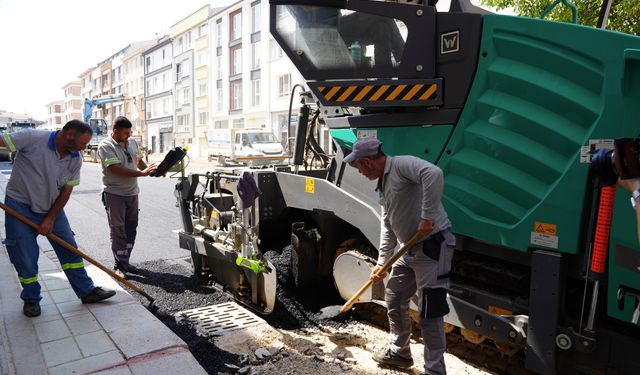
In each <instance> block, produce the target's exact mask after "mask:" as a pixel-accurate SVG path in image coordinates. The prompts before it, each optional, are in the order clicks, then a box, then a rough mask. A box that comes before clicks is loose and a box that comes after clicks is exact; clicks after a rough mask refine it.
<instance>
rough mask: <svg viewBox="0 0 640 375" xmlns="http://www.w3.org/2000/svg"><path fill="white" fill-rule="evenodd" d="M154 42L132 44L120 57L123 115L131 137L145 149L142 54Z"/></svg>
mask: <svg viewBox="0 0 640 375" xmlns="http://www.w3.org/2000/svg"><path fill="white" fill-rule="evenodd" d="M155 43H156V41H155V40H150V41H144V42H139V43H132V44H131V45H130V47H129V48H128V49H127V50H126V51H125V53H124V55H123V57H122V67H121V69H122V70H121V73H123V81H124V84H123V85H122V86H121V89H122V94H123V95H124V97H125V101H124V113H123V115H124V116H126V117H127V118H128V119H129V120H130V121H131V123H132V125H133V127H132V131H131V133H132V136H133V137H135V139H136V140H137V141H138V142H139V143H141V144H140V146H141V147H143V148H146V146H147V141H146V139H147V137H146V135H145V134H144V132H145V126H144V74H145V72H144V58H143V56H142V53H143V52H144V51H145V50H146V49H148V48H149V47H151V46H153V45H154V44H155Z"/></svg>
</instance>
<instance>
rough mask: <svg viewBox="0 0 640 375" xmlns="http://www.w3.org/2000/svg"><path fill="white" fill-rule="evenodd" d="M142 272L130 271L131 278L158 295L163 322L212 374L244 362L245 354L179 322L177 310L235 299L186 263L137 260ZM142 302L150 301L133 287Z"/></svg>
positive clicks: (158, 309)
mask: <svg viewBox="0 0 640 375" xmlns="http://www.w3.org/2000/svg"><path fill="white" fill-rule="evenodd" d="M136 266H138V267H139V268H140V275H130V276H128V280H129V281H131V282H132V283H134V285H136V286H138V287H140V288H142V289H144V291H146V292H147V293H148V294H149V295H151V296H153V297H154V298H155V304H154V305H155V306H156V308H157V311H155V309H154V311H153V312H154V313H155V315H156V317H158V319H160V321H162V323H164V324H165V325H166V326H167V327H169V329H171V330H172V331H173V332H175V333H176V334H177V335H178V336H179V337H180V338H181V339H182V340H184V342H185V343H187V345H188V346H189V350H190V351H191V353H192V354H193V356H194V357H195V358H196V360H198V362H199V363H200V365H201V366H202V367H203V368H204V369H205V370H206V371H207V372H208V373H210V374H217V373H218V372H224V371H228V368H227V367H226V366H225V364H236V365H240V364H241V361H242V360H243V358H242V356H240V355H238V354H234V353H229V352H226V351H224V350H221V349H220V348H218V347H217V346H216V345H215V344H214V342H213V338H210V337H203V336H201V335H199V334H198V333H197V331H196V329H195V327H193V326H192V325H191V324H189V323H188V321H183V322H180V323H178V322H176V319H175V317H174V314H175V313H177V312H179V311H183V310H188V309H193V308H196V307H202V306H209V305H217V304H220V303H224V302H229V301H232V300H233V298H231V297H230V296H229V295H227V294H226V293H224V292H221V291H218V290H216V289H214V288H211V287H207V286H206V285H202V282H201V280H200V279H199V278H197V277H196V276H194V275H193V272H192V271H191V269H190V268H189V267H188V266H187V265H186V262H185V266H182V265H180V264H176V263H169V262H165V261H153V262H145V263H142V264H137V265H136ZM129 292H130V293H131V295H132V296H134V297H136V298H137V299H138V300H139V301H140V303H141V304H143V305H145V306H146V305H148V301H147V300H146V299H144V297H142V296H140V295H139V294H137V293H135V292H133V291H129Z"/></svg>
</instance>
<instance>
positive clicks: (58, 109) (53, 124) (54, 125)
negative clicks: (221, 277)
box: [44, 100, 65, 130]
mask: <svg viewBox="0 0 640 375" xmlns="http://www.w3.org/2000/svg"><path fill="white" fill-rule="evenodd" d="M63 106H64V101H62V100H56V101H53V102H51V103H49V104H47V105H46V107H47V119H46V123H45V124H44V128H45V129H47V130H57V129H61V128H62V126H63V125H64V124H65V123H63V122H62V116H63V115H64V113H63V110H62V108H63Z"/></svg>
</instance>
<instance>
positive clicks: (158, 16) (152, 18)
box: [0, 0, 479, 121]
mask: <svg viewBox="0 0 640 375" xmlns="http://www.w3.org/2000/svg"><path fill="white" fill-rule="evenodd" d="M236 1H237V0H209V1H208V2H207V0H108V1H104V2H99V1H95V0H84V1H81V0H0V110H5V111H9V112H16V113H27V114H29V115H30V116H32V117H34V118H35V119H37V120H43V121H44V120H46V105H47V104H48V103H51V102H53V101H56V100H63V99H64V91H63V90H62V87H63V86H64V85H66V84H67V83H69V82H71V81H74V80H77V79H78V76H79V75H80V74H82V73H83V72H84V71H85V70H86V69H88V68H91V67H95V66H96V65H97V64H98V63H99V62H101V61H103V60H105V59H106V58H108V57H110V56H112V55H113V54H114V53H116V52H118V51H119V50H121V49H122V48H124V47H126V46H127V45H128V44H129V43H131V42H137V41H143V40H149V39H153V38H156V34H157V36H159V37H161V36H163V35H165V34H168V33H169V27H171V26H172V25H174V24H175V23H177V22H179V21H180V20H182V19H183V18H185V17H187V16H188V15H190V14H191V13H193V12H195V11H197V10H198V9H200V8H201V7H203V6H204V5H206V4H207V3H209V4H210V5H211V7H212V8H216V7H223V6H228V5H231V4H233V3H235V2H236ZM264 1H267V0H264ZM472 2H473V3H475V4H477V3H478V2H479V0H472ZM448 7H449V0H440V1H439V2H438V9H440V10H444V9H448Z"/></svg>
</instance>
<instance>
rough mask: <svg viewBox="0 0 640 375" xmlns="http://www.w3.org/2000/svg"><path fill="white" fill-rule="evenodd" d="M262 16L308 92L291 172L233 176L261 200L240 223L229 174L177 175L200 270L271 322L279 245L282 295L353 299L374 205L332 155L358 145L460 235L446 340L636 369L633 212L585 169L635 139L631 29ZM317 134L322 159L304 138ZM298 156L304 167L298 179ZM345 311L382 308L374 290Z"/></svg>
mask: <svg viewBox="0 0 640 375" xmlns="http://www.w3.org/2000/svg"><path fill="white" fill-rule="evenodd" d="M556 3H558V1H556ZM564 3H567V4H570V3H569V2H564ZM571 5H572V4H571ZM574 11H575V9H574ZM270 18H271V33H272V35H273V37H274V38H275V40H276V41H277V42H278V44H279V45H280V47H281V48H282V49H283V50H284V52H285V53H286V54H287V56H288V57H289V58H290V59H291V61H292V62H293V63H294V64H295V66H296V67H297V69H298V70H299V71H300V73H301V74H302V75H303V76H304V78H305V80H306V81H307V85H308V88H309V91H308V92H305V93H304V94H303V95H302V96H301V97H302V100H303V106H302V108H301V111H300V114H299V116H298V119H299V122H298V126H297V134H298V137H297V140H296V152H295V154H294V166H293V167H289V168H282V167H280V168H274V169H272V170H268V169H261V170H251V171H249V173H251V174H252V176H253V177H254V179H255V181H256V184H257V187H258V189H259V190H260V191H261V194H260V195H259V196H258V198H257V199H256V203H255V205H254V206H253V207H252V208H251V213H250V214H247V215H251V218H250V219H248V218H241V215H240V214H239V210H236V211H235V214H234V213H233V212H231V211H230V210H229V207H231V206H232V205H233V202H234V199H235V197H236V196H237V191H236V189H235V182H233V181H238V179H239V172H237V171H230V172H228V173H227V174H224V173H220V172H212V173H211V174H207V175H206V176H204V175H201V176H197V175H192V176H191V177H189V178H185V179H184V180H183V181H182V183H181V184H180V185H179V186H178V192H179V200H180V202H182V204H181V206H182V213H183V218H184V222H185V223H186V224H185V231H183V232H182V233H181V234H180V243H181V247H183V248H186V249H189V250H191V251H192V254H193V256H194V264H195V265H196V266H198V267H201V266H202V265H203V264H207V265H208V267H210V268H217V269H216V270H214V271H212V272H211V277H212V278H213V279H215V280H216V281H218V282H221V283H222V284H224V285H227V286H229V288H230V289H231V291H232V292H234V291H237V290H239V289H241V288H240V285H242V284H243V283H244V285H249V287H248V288H247V287H243V288H245V291H246V290H253V289H256V290H258V291H255V292H254V293H253V297H247V298H246V300H247V301H248V302H249V303H250V304H251V303H252V304H254V305H256V306H258V307H260V308H261V309H262V310H263V311H265V312H270V311H272V309H273V306H274V304H275V296H274V294H275V287H274V282H275V270H272V271H271V272H273V273H272V274H270V273H269V272H268V271H269V269H271V266H272V265H270V264H268V262H266V261H264V260H262V258H261V257H260V254H261V253H262V252H264V251H266V250H271V249H274V248H277V246H275V244H283V243H289V241H290V240H289V239H290V238H292V239H293V240H292V241H291V242H292V243H293V245H294V251H293V253H292V254H293V255H292V257H291V258H292V259H291V267H292V271H293V274H294V279H295V283H296V285H298V286H299V287H307V286H308V285H310V284H314V283H333V284H335V286H336V288H337V289H338V291H339V293H340V295H342V296H343V297H344V298H345V299H347V298H349V297H350V296H351V295H352V294H353V292H354V291H355V290H357V288H358V287H359V286H360V285H362V283H363V281H364V280H366V278H367V277H368V276H369V272H370V270H371V267H372V262H373V260H374V259H375V258H376V250H375V249H376V247H377V246H378V241H379V233H380V224H379V223H380V209H379V206H378V202H377V197H376V195H375V194H376V193H375V192H374V189H375V182H371V181H368V180H367V179H366V178H365V177H363V176H360V175H359V174H358V173H357V171H356V170H355V169H354V168H350V167H348V166H347V165H345V164H344V163H343V162H342V160H343V158H344V156H345V155H347V154H348V153H349V152H350V149H351V146H352V144H353V142H354V141H355V140H356V139H357V138H358V137H363V136H374V137H377V138H379V139H380V140H382V142H383V145H384V146H383V149H384V151H385V153H387V154H389V155H407V154H409V155H415V156H417V157H420V158H424V159H426V160H428V161H430V162H432V163H435V164H437V165H438V166H440V168H442V170H443V171H444V173H445V189H444V198H443V202H444V204H445V207H446V210H447V212H448V214H449V218H450V219H451V221H452V223H453V231H454V232H455V234H456V236H457V237H458V247H457V249H456V256H455V258H454V265H453V270H452V275H451V278H452V286H451V289H450V291H449V296H448V302H449V304H450V308H451V313H450V314H449V315H447V316H446V317H445V320H446V321H447V322H448V323H449V324H450V325H449V329H453V327H459V328H460V329H461V330H462V332H463V335H464V336H465V337H467V338H468V339H469V340H470V341H474V342H480V341H483V340H486V341H487V342H493V343H495V345H496V346H497V347H498V349H499V350H501V351H503V352H504V353H505V354H513V353H515V352H522V353H524V355H525V366H526V368H527V369H529V370H532V371H535V372H539V373H544V374H550V373H556V372H560V373H569V372H583V373H589V374H596V373H612V374H613V373H615V374H637V373H640V361H638V360H637V359H636V358H635V355H636V353H638V352H640V328H639V327H638V315H639V312H640V307H639V306H640V249H639V247H638V241H637V234H636V230H635V228H636V226H635V216H634V215H635V213H634V211H633V210H632V209H631V207H630V206H629V200H628V193H627V192H626V191H623V190H622V189H618V190H615V188H613V187H603V186H602V184H599V183H598V180H597V179H596V178H594V173H590V165H591V164H590V159H591V157H592V155H593V151H594V150H596V149H599V148H607V147H610V146H611V145H613V139H617V138H622V137H633V136H635V135H637V133H638V129H639V128H640V126H639V125H640V109H639V108H640V37H637V36H632V35H626V34H622V33H617V32H612V31H608V30H603V29H598V28H593V27H585V26H580V25H577V24H570V23H561V22H552V21H548V20H544V19H531V18H524V17H513V16H503V15H497V14H492V13H489V12H486V11H484V10H482V9H480V8H477V7H474V6H472V5H470V4H469V3H468V2H466V1H452V5H451V9H450V10H449V11H448V12H438V11H437V10H436V8H435V6H433V5H432V4H431V2H430V3H424V4H423V3H422V2H421V1H394V2H391V1H372V0H322V1H320V0H317V1H315V0H304V1H303V0H300V1H296V0H271V1H270ZM318 124H321V125H322V126H325V127H327V128H328V129H329V131H330V134H331V137H332V140H333V144H332V148H331V151H330V152H328V153H326V152H325V153H324V154H323V153H322V152H321V151H318V148H317V147H314V144H315V143H314V142H311V143H310V142H309V136H310V135H313V134H315V132H313V131H309V129H308V126H316V125H318ZM310 145H311V146H310ZM309 148H311V149H313V150H314V153H315V154H316V155H320V156H321V157H318V158H316V160H315V163H316V164H319V165H320V168H315V169H311V168H300V166H302V165H303V163H304V161H303V160H304V152H303V151H304V150H305V149H306V150H308V149H309ZM636 151H637V150H636ZM326 154H331V155H330V156H331V157H328V156H327V155H326ZM635 156H636V157H637V154H636V155H635ZM301 169H304V170H301ZM202 177H206V178H207V182H208V183H207V185H206V186H207V189H208V190H207V191H206V194H203V195H202V196H201V197H198V196H197V195H196V194H194V193H193V191H194V189H193V187H194V186H195V185H197V184H198V181H199V178H202ZM209 181H213V183H209ZM190 207H191V208H190ZM198 207H200V208H198ZM223 207H226V209H223ZM234 223H235V224H234ZM241 223H244V224H241ZM194 224H195V225H196V226H198V225H199V226H200V227H199V228H200V229H198V230H196V231H194V230H193V225H194ZM227 224H228V225H230V226H231V227H233V228H235V229H233V230H226V229H224V228H225V225H227ZM243 228H244V229H243ZM205 230H210V231H211V232H210V235H209V236H206V235H202V233H204V231H205ZM220 230H222V231H223V232H225V231H226V232H225V233H227V232H229V233H233V235H225V236H220V235H217V234H216V235H215V236H214V233H216V232H215V231H220ZM243 230H244V232H243ZM242 233H245V234H247V237H245V238H244V239H243V238H242ZM602 233H604V234H602ZM216 236H217V237H216ZM229 238H232V239H233V238H236V239H237V240H238V241H239V242H241V243H244V244H245V245H247V246H249V245H250V246H249V247H251V249H252V254H253V255H252V256H251V257H249V258H247V257H246V256H241V255H240V252H239V251H240V250H237V251H236V253H237V254H238V255H236V256H235V257H229V253H228V251H222V250H220V249H219V248H220V246H223V245H224V244H221V241H222V242H224V241H227V242H228V241H229ZM224 246H227V248H228V249H230V248H233V245H229V244H228V243H227V245H224ZM236 247H237V248H238V249H239V245H237V246H236ZM228 249H227V250H228ZM245 255H247V254H245ZM230 258H233V259H230ZM238 259H240V261H238ZM245 259H247V260H246V262H248V264H249V266H246V265H245V266H243V265H242V264H241V263H242V262H243V261H245ZM252 262H253V263H252ZM205 268H206V267H205ZM230 270H233V271H230ZM238 270H239V271H238ZM238 273H240V275H241V276H238ZM268 274H270V275H271V276H266V275H268ZM250 277H253V279H252V280H253V281H249V282H247V280H249V278H250ZM238 280H241V281H240V282H239V281H238ZM265 285H266V286H267V287H265ZM234 293H235V292H234ZM236 295H238V296H241V295H242V293H236ZM245 295H251V293H248V294H246V293H245ZM240 298H242V297H240ZM360 301H361V302H374V303H383V301H384V290H383V287H382V286H377V287H374V288H373V289H371V290H369V291H368V292H367V293H365V294H364V295H363V296H362V297H361V300H360Z"/></svg>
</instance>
